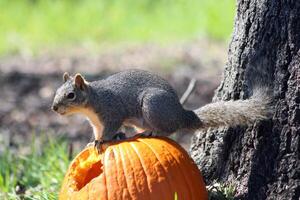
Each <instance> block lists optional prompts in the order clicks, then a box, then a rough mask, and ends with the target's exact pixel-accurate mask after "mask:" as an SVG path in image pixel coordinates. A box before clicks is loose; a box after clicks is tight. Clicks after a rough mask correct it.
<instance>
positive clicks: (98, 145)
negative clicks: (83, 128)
mask: <svg viewBox="0 0 300 200" xmlns="http://www.w3.org/2000/svg"><path fill="white" fill-rule="evenodd" d="M103 143H104V142H103V140H95V141H94V142H90V143H88V144H87V145H86V147H94V148H95V149H96V150H97V152H98V153H99V154H100V153H101V152H103V151H104V149H103V148H102V145H103Z"/></svg>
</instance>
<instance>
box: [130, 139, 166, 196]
mask: <svg viewBox="0 0 300 200" xmlns="http://www.w3.org/2000/svg"><path fill="white" fill-rule="evenodd" d="M138 142H139V143H140V144H139V148H136V150H137V155H138V157H139V158H140V160H141V161H142V162H145V163H146V169H148V172H149V173H148V174H149V175H150V177H153V175H154V176H155V177H156V180H160V181H159V182H158V185H157V184H153V180H152V179H151V188H152V192H154V193H156V192H157V193H159V194H161V197H160V198H159V199H163V200H168V194H167V193H166V192H165V191H164V189H165V188H166V187H167V186H169V185H168V183H167V182H166V181H165V180H166V177H165V176H161V175H162V174H163V173H164V169H163V168H162V167H161V166H160V162H159V161H158V159H157V158H156V156H155V155H154V154H153V152H152V150H151V149H150V148H148V146H147V145H146V144H144V143H142V142H141V141H140V140H138ZM135 144H137V143H135ZM145 152H147V154H148V155H147V157H148V158H147V160H148V161H150V162H147V161H146V160H145V158H146V157H145V156H143V154H144V153H145ZM151 160H152V161H151ZM149 163H150V165H149ZM152 164H155V165H152ZM149 167H151V168H152V169H153V170H150V169H151V168H149ZM152 198H154V199H155V200H157V197H152Z"/></svg>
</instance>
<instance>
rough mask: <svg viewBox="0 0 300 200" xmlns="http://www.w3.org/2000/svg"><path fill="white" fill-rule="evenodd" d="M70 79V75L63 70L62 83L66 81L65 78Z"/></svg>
mask: <svg viewBox="0 0 300 200" xmlns="http://www.w3.org/2000/svg"><path fill="white" fill-rule="evenodd" d="M69 79H70V75H69V73H68V72H65V73H64V75H63V80H64V83H65V82H67V80H69Z"/></svg>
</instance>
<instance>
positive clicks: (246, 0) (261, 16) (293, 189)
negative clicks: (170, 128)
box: [191, 0, 300, 200]
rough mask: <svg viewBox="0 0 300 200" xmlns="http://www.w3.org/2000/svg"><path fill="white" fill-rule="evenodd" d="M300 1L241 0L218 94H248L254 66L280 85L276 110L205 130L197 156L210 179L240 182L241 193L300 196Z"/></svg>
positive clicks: (199, 137)
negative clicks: (268, 115) (249, 72)
mask: <svg viewBox="0 0 300 200" xmlns="http://www.w3.org/2000/svg"><path fill="white" fill-rule="evenodd" d="M299 47H300V1H299V0H238V2H237V15H236V18H235V24H234V32H233V36H232V41H231V43H230V47H229V52H228V62H227V65H226V68H225V71H224V79H223V81H222V83H221V84H220V86H219V88H218V89H217V91H216V94H215V96H214V101H217V100H221V99H222V100H229V99H240V98H241V99H243V98H248V97H249V95H250V93H251V91H250V90H251V88H250V87H249V84H248V82H249V81H250V82H251V80H249V79H253V77H254V76H255V74H254V76H253V74H252V76H246V75H245V74H246V72H247V70H249V69H251V68H259V72H257V71H256V72H257V73H260V74H257V75H260V76H261V74H263V76H266V77H265V79H266V80H264V81H267V82H268V84H269V86H271V87H272V90H273V99H274V108H275V111H274V115H273V118H272V119H270V120H265V121H262V122H257V123H256V124H254V125H253V126H252V127H236V128H223V129H218V130H209V131H207V132H199V133H198V134H196V135H195V136H194V138H193V140H192V146H191V156H192V157H193V158H194V160H195V161H196V163H197V164H198V166H199V168H200V170H201V171H202V173H203V175H204V177H205V179H206V182H207V183H208V184H211V183H213V182H214V181H219V182H225V183H231V184H234V185H235V186H236V189H237V194H236V197H237V199H253V200H254V199H255V200H260V199H295V200H299V198H300V197H299V196H300V162H299V160H300V126H299V124H300V106H299V104H300V51H299Z"/></svg>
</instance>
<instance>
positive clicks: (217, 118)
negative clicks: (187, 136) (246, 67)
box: [195, 88, 272, 129]
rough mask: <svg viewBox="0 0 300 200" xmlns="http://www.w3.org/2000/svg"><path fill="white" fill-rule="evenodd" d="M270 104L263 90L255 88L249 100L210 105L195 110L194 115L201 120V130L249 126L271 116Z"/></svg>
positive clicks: (266, 93) (219, 102)
mask: <svg viewBox="0 0 300 200" xmlns="http://www.w3.org/2000/svg"><path fill="white" fill-rule="evenodd" d="M271 102H272V101H271V98H270V96H269V95H268V92H267V91H265V90H264V88H255V90H254V91H253V95H252V96H251V97H250V98H249V99H246V100H236V101H218V102H215V103H210V104H208V105H206V106H203V107H201V108H199V109H197V110H195V113H196V114H197V115H198V116H199V117H200V119H201V122H202V126H201V128H202V129H207V128H210V127H220V126H231V127H234V126H237V125H251V124H253V123H254V122H255V121H256V120H264V119H267V118H269V117H270V116H271V113H272V105H271Z"/></svg>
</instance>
